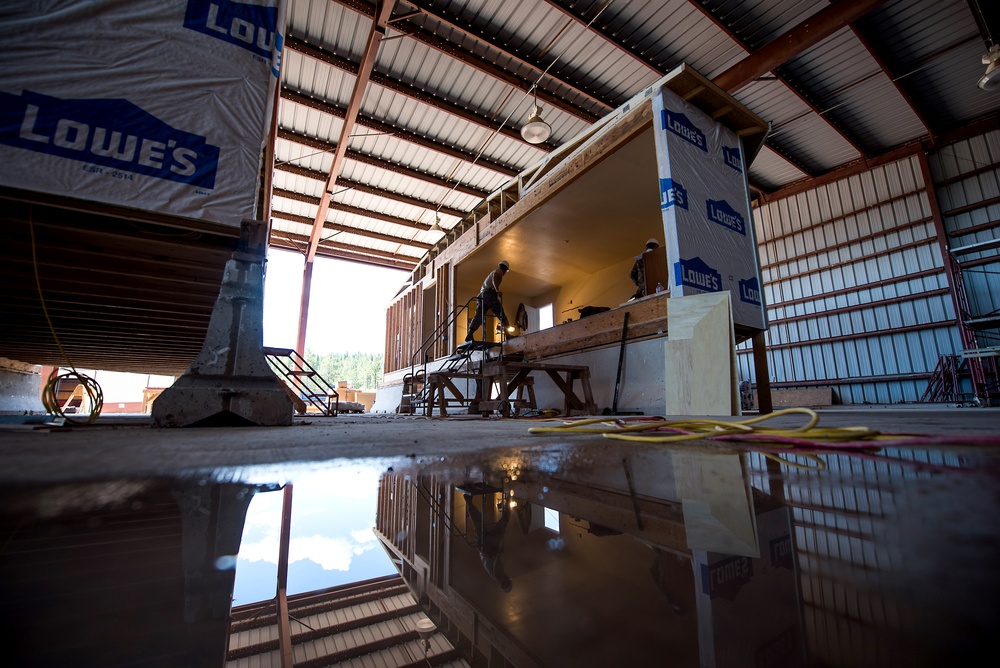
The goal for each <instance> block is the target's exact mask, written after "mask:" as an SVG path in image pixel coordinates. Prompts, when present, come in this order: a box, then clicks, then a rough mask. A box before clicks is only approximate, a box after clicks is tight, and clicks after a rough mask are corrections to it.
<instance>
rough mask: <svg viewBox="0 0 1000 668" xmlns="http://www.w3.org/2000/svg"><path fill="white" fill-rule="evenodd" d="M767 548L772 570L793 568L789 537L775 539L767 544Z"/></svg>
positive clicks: (790, 539)
mask: <svg viewBox="0 0 1000 668" xmlns="http://www.w3.org/2000/svg"><path fill="white" fill-rule="evenodd" d="M768 547H769V548H770V552H771V566H773V567H774V568H788V569H794V568H795V562H794V561H793V560H792V537H791V535H788V536H783V537H781V538H775V539H774V540H772V541H771V542H770V543H769V544H768Z"/></svg>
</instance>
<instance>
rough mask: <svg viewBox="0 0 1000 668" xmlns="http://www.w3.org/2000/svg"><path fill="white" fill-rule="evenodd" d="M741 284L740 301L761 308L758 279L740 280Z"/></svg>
mask: <svg viewBox="0 0 1000 668" xmlns="http://www.w3.org/2000/svg"><path fill="white" fill-rule="evenodd" d="M739 284H740V301H741V302H746V303H747V304H753V305H754V306H760V284H759V283H757V277H756V276H754V277H753V278H748V279H747V280H745V281H744V280H743V279H742V278H741V279H740V280H739Z"/></svg>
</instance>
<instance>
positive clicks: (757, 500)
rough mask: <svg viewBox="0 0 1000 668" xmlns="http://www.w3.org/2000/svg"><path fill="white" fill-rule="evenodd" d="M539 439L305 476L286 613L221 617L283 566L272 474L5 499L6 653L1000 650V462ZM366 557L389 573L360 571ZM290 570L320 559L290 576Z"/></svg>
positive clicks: (888, 656) (914, 654)
mask: <svg viewBox="0 0 1000 668" xmlns="http://www.w3.org/2000/svg"><path fill="white" fill-rule="evenodd" d="M546 447H547V446H545V445H543V446H542V447H541V448H539V449H538V450H531V449H526V450H524V451H523V452H521V453H519V454H517V455H512V456H506V457H498V458H495V459H490V460H487V461H484V460H482V459H481V458H475V457H466V458H456V459H452V460H448V461H443V462H433V463H422V462H420V461H418V460H416V459H410V460H406V461H404V462H398V461H397V462H391V463H390V462H385V461H379V462H375V463H372V464H368V465H364V464H362V465H358V466H357V467H351V466H340V467H327V468H323V467H319V468H315V469H314V470H309V471H299V472H295V473H293V475H292V478H291V479H292V482H293V489H294V494H292V495H288V496H291V497H292V498H293V499H294V502H293V504H292V508H293V510H292V513H293V514H292V523H291V529H290V539H289V552H288V561H289V562H291V566H290V569H289V573H288V587H287V589H288V591H287V594H288V596H287V609H288V614H287V617H285V616H283V615H282V614H281V610H280V608H281V607H282V606H280V605H278V603H277V602H276V601H275V575H274V573H275V569H277V567H276V566H275V567H272V570H271V571H269V575H268V576H267V577H266V578H265V584H264V586H263V587H262V588H261V589H258V590H256V591H257V593H258V594H259V596H255V595H254V594H250V593H248V594H245V595H243V594H239V593H237V595H236V597H237V607H236V608H235V609H233V610H232V611H231V610H230V603H231V600H232V598H233V592H234V588H233V587H234V580H236V581H238V580H239V579H240V578H241V577H244V575H243V573H242V570H246V571H247V572H248V573H250V572H252V571H253V568H254V566H255V565H258V564H263V563H270V562H271V560H272V557H271V555H274V556H275V557H277V555H278V554H279V553H280V545H281V540H280V536H281V521H280V507H281V500H282V498H283V497H284V496H285V495H283V494H281V493H279V492H277V491H276V490H277V489H278V488H279V485H278V484H277V483H273V484H268V483H266V482H263V481H261V479H260V477H259V473H258V474H257V475H243V476H242V477H243V478H244V479H245V480H249V479H253V480H255V482H254V483H253V484H251V483H249V482H245V481H244V482H231V481H227V482H213V481H211V480H207V479H193V480H184V479H159V480H119V481H109V482H100V483H98V482H95V483H89V484H77V485H60V486H53V487H46V488H33V489H8V490H4V491H3V492H2V499H0V500H2V502H3V509H4V510H3V515H2V529H3V536H4V539H3V540H4V547H3V552H2V554H0V576H2V577H0V581H2V594H3V595H2V604H0V605H2V620H0V621H2V624H0V627H2V628H3V629H4V630H3V634H4V641H5V643H6V646H7V648H9V652H8V655H9V656H12V657H14V658H16V659H17V660H18V661H16V662H15V663H17V664H18V665H21V663H23V664H35V665H117V664H121V665H137V664H139V663H143V665H164V666H181V665H185V666H187V665H191V666H195V665H212V666H218V665H220V664H222V663H224V662H226V661H227V660H228V662H229V664H230V665H234V666H236V665H240V666H242V665H281V655H282V652H283V647H284V646H283V645H282V637H281V636H282V632H281V627H282V620H283V619H287V620H288V627H287V628H288V643H287V651H288V652H289V653H290V655H291V656H292V657H293V658H294V662H295V665H297V666H300V665H304V666H319V665H332V664H334V663H338V662H346V661H351V660H361V657H363V656H369V657H374V656H378V657H379V658H378V662H380V664H379V665H410V664H413V665H418V664H419V665H426V664H425V663H424V659H425V657H426V660H427V662H429V663H430V664H431V665H454V666H460V665H489V666H504V665H514V666H604V665H622V666H645V665H648V666H662V665H677V666H762V667H767V666H809V665H829V666H847V665H885V666H898V665H906V666H936V665H972V664H978V663H979V662H981V661H982V660H983V659H985V658H988V656H989V655H988V652H993V651H994V650H993V646H994V645H993V642H992V637H993V635H994V634H995V632H996V631H997V628H998V621H1000V619H998V618H1000V612H998V608H997V606H996V601H997V600H998V594H1000V591H998V590H1000V584H998V581H997V578H996V577H995V575H994V573H995V564H996V561H997V557H998V556H1000V549H998V548H1000V536H998V534H997V531H996V527H997V526H1000V503H998V493H997V491H996V478H997V473H998V471H1000V467H998V466H997V458H996V455H995V453H994V452H993V451H991V450H983V451H980V453H979V454H975V455H971V456H970V455H963V456H959V455H956V454H949V453H948V451H940V450H939V451H929V450H923V451H899V450H895V451H893V450H884V451H882V452H880V453H879V454H878V455H877V456H872V455H871V454H866V455H865V456H858V455H852V454H844V455H823V456H822V457H821V458H820V459H821V461H822V463H823V464H824V466H825V468H824V469H822V470H819V469H816V468H815V465H816V461H815V460H812V461H810V460H804V459H803V460H796V459H794V458H793V456H789V459H787V460H786V461H785V462H779V461H776V460H773V459H768V458H766V457H764V456H763V455H760V454H756V453H749V454H722V453H714V452H706V451H694V450H685V449H682V448H672V447H671V448H660V449H652V448H646V447H642V446H635V447H625V448H617V447H608V446H607V445H602V446H601V447H600V448H592V449H590V450H585V451H584V450H580V449H577V450H575V451H573V452H572V453H571V454H566V455H563V454H562V453H560V452H559V451H558V450H555V449H551V450H550V449H546ZM272 473H274V475H273V477H272V478H271V479H272V480H273V481H283V480H284V479H285V478H284V477H282V476H280V475H278V474H277V473H276V472H272ZM219 479H220V480H221V479H222V477H221V476H220V477H219ZM229 480H232V477H230V478H229ZM251 498H255V500H254V502H253V504H251V503H250V500H251ZM265 499H266V500H267V504H271V505H273V506H274V509H272V510H271V511H267V510H266V509H265V508H259V509H258V508H256V506H255V504H257V503H259V502H261V501H262V500H265ZM366 499H367V501H366ZM275 504H276V505H275ZM366 504H367V506H366ZM264 505H266V504H264ZM248 506H249V508H250V511H249V513H248ZM275 509H276V510H277V512H278V514H277V515H274V514H273V513H274V510H275ZM373 523H374V531H373V530H372V524H373ZM241 541H242V544H241ZM378 545H380V546H381V549H379V547H377V546H378ZM373 547H374V549H371V548H373ZM237 553H238V554H239V561H238V562H237V563H238V565H237V567H236V569H235V572H234V570H233V568H232V565H233V563H234V561H233V557H234V555H236V554H237ZM383 553H384V554H385V555H388V557H389V559H390V562H389V563H390V566H389V567H388V569H386V567H385V563H386V562H385V560H384V557H383V556H382V555H383ZM372 555H378V558H379V559H378V560H379V561H380V562H381V565H379V566H378V568H380V569H382V570H378V571H375V570H365V568H366V567H364V568H361V569H359V570H354V569H353V566H356V565H357V564H359V563H362V561H363V560H364V559H365V558H367V557H370V556H372ZM347 562H350V564H351V566H352V570H351V571H349V575H347V574H344V575H343V576H341V574H342V573H348V572H345V571H342V570H340V569H341V568H343V567H344V566H345V565H346V563H347ZM296 564H298V565H299V566H307V567H308V568H309V569H312V570H311V574H307V575H304V576H301V579H300V581H299V582H298V583H295V582H293V580H295V579H296V578H298V577H299V576H296V575H293V573H294V572H295V570H294V569H295V566H296ZM387 570H388V571H391V572H392V575H390V576H386V575H384V574H385V573H386V572H387ZM396 572H398V573H399V574H400V575H401V576H402V579H400V578H399V577H398V576H396V575H395V573H396ZM317 574H319V575H322V576H323V577H324V578H328V576H333V578H332V579H329V578H328V579H315V578H314V577H313V576H314V575H317ZM338 577H342V579H337V578H338ZM236 591H237V592H240V591H241V589H240V588H239V587H238V588H237V589H236ZM248 591H253V590H248ZM255 598H258V599H260V600H261V602H255V603H250V604H249V605H242V604H243V603H245V602H246V601H250V600H253V599H255ZM53 638H55V639H56V641H53ZM227 648H228V649H227ZM227 652H228V654H227ZM81 657H92V658H91V659H88V660H81ZM22 659H23V661H22ZM373 660H374V659H373Z"/></svg>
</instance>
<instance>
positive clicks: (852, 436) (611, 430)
mask: <svg viewBox="0 0 1000 668" xmlns="http://www.w3.org/2000/svg"><path fill="white" fill-rule="evenodd" d="M793 413H802V414H805V415H808V416H809V421H808V422H807V423H806V424H804V425H802V426H801V427H797V428H794V429H775V428H770V427H755V426H752V425H755V424H756V423H758V422H764V421H766V420H770V419H772V418H775V417H778V416H781V415H789V414H793ZM817 424H819V415H818V414H817V413H816V411H813V410H810V409H808V408H786V409H783V410H779V411H775V412H774V413H769V414H767V415H759V416H757V417H752V418H749V419H747V420H737V421H733V422H730V421H726V420H713V419H711V418H694V419H683V420H655V421H650V420H643V421H642V422H634V421H625V420H622V419H620V418H593V419H584V420H574V421H567V422H565V423H564V424H562V425H560V426H557V427H532V428H531V429H529V430H528V433H531V434H567V433H569V434H601V435H602V436H604V437H605V438H613V439H617V440H620V441H637V442H641V443H676V442H681V441H692V440H698V439H706V438H712V437H715V436H728V435H749V434H757V435H764V436H774V437H775V438H795V439H801V440H808V441H811V442H814V443H815V444H816V445H821V444H822V443H824V442H843V441H857V440H876V439H878V438H879V436H880V433H879V432H878V431H875V430H874V429H869V428H868V427H833V428H822V429H820V428H817V427H816V425H817ZM664 428H669V429H683V430H685V431H687V432H689V433H685V434H669V435H662V434H655V433H653V434H642V433H641V432H648V431H653V430H659V429H664ZM762 442H767V441H766V439H759V440H758V439H754V440H753V443H754V444H761V443H762ZM770 444H771V445H777V446H778V447H788V446H787V444H783V443H781V442H780V441H774V442H770ZM873 447H877V446H874V444H873ZM761 454H763V455H764V456H765V457H768V458H770V459H774V460H776V461H779V462H781V463H783V464H787V465H789V466H792V467H795V468H800V469H816V470H822V469H823V468H825V467H826V465H825V464H824V463H823V460H821V459H820V458H819V457H817V456H816V455H815V454H812V453H806V452H794V454H795V455H797V456H801V457H803V458H805V459H807V460H809V461H811V462H812V463H813V466H808V465H804V464H800V463H798V462H793V461H789V460H788V459H785V458H784V457H780V456H777V455H774V454H772V453H767V452H764V453H761ZM790 454H791V453H790Z"/></svg>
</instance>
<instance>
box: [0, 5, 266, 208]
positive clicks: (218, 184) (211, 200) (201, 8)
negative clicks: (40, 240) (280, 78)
mask: <svg viewBox="0 0 1000 668" xmlns="http://www.w3.org/2000/svg"><path fill="white" fill-rule="evenodd" d="M283 22H284V0H244V1H242V2H240V1H237V0H214V1H212V2H209V1H207V0H134V1H132V2H120V1H118V0H91V1H90V2H78V1H75V0H5V1H4V2H3V4H2V7H0V40H2V43H3V45H4V49H3V56H0V57H2V58H3V59H4V60H5V61H6V62H4V66H3V67H2V68H0V185H2V186H5V187H11V188H19V189H24V190H31V191H37V192H42V193H51V194H54V195H65V196H68V197H73V198H77V199H82V200H89V201H94V202H102V203H107V204H116V205H121V206H125V207H129V208H135V209H143V210H148V211H155V212H157V213H161V214H168V215H175V216H182V217H186V218H195V219H199V220H205V221H212V222H215V223H221V224H224V225H228V226H238V225H239V224H240V221H241V220H242V219H243V218H252V217H254V216H255V212H256V199H257V193H258V185H259V179H260V174H261V156H262V154H263V147H264V145H265V141H266V139H267V128H268V127H269V125H270V121H271V110H272V106H273V100H274V95H275V91H276V88H277V75H278V67H279V64H280V54H281V45H282V37H281V30H282V26H283Z"/></svg>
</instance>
